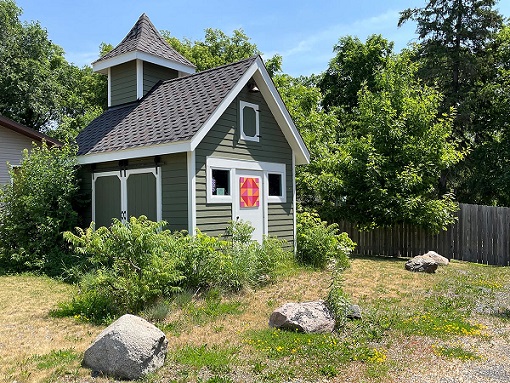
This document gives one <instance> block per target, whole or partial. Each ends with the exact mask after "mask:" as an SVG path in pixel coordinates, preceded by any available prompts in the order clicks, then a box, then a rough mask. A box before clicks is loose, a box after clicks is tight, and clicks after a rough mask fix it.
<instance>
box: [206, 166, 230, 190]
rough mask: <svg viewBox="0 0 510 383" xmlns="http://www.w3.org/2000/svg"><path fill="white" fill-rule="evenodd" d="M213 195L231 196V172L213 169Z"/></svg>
mask: <svg viewBox="0 0 510 383" xmlns="http://www.w3.org/2000/svg"><path fill="white" fill-rule="evenodd" d="M211 182H212V188H211V190H212V194H213V195H230V172H229V171H228V170H220V169H212V180H211Z"/></svg>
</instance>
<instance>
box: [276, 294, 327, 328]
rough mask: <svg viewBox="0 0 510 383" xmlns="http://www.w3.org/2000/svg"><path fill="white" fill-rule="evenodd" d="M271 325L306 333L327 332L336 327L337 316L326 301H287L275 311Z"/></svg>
mask: <svg viewBox="0 0 510 383" xmlns="http://www.w3.org/2000/svg"><path fill="white" fill-rule="evenodd" d="M269 326H270V327H274V328H279V329H282V330H291V331H299V332H305V333H326V332H332V331H333V330H334V329H335V318H334V317H333V315H332V314H331V312H330V311H329V309H328V307H327V306H326V304H325V302H324V301H314V302H303V303H286V304H284V305H283V306H281V307H279V308H277V309H276V310H275V311H273V313H272V314H271V316H270V317H269Z"/></svg>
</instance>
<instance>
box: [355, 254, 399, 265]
mask: <svg viewBox="0 0 510 383" xmlns="http://www.w3.org/2000/svg"><path fill="white" fill-rule="evenodd" d="M349 258H350V259H351V260H354V259H359V260H364V261H381V262H394V263H397V262H398V263H400V262H406V261H407V260H408V259H409V258H404V257H398V256H396V255H359V254H351V255H350V256H349Z"/></svg>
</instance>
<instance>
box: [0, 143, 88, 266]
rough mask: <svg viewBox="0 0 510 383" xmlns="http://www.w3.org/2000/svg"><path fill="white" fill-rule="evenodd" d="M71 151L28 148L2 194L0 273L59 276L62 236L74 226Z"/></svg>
mask: <svg viewBox="0 0 510 383" xmlns="http://www.w3.org/2000/svg"><path fill="white" fill-rule="evenodd" d="M75 152H76V150H75V148H73V147H72V146H70V145H67V144H66V145H64V146H63V147H62V148H59V147H52V148H50V147H48V145H47V144H46V143H45V142H43V143H42V145H41V146H40V147H39V146H36V145H35V144H34V146H33V147H32V150H31V151H28V150H24V151H23V159H22V162H21V165H20V166H19V167H16V168H11V169H10V175H11V178H12V184H7V185H5V186H4V187H3V188H2V189H0V206H1V208H0V267H3V268H4V269H7V270H10V271H16V272H21V271H43V272H46V273H48V274H55V275H57V274H59V272H60V271H61V270H62V268H63V267H64V263H66V259H65V258H66V257H67V256H66V253H67V246H66V245H65V243H64V239H63V238H62V232H63V231H65V230H70V229H72V228H73V227H74V226H75V225H76V224H77V214H76V212H75V210H74V209H73V199H74V197H75V195H76V192H77V189H78V188H77V180H76V177H75V165H76V157H75Z"/></svg>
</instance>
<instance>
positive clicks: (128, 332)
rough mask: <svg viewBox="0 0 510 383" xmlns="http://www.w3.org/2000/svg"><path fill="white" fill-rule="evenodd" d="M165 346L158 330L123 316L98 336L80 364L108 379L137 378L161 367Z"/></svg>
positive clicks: (128, 315) (137, 319)
mask: <svg viewBox="0 0 510 383" xmlns="http://www.w3.org/2000/svg"><path fill="white" fill-rule="evenodd" d="M167 347H168V340H167V339H166V336H165V334H164V333H163V332H162V331H161V330H159V329H158V328H157V327H155V326H154V325H152V324H151V323H149V322H147V321H146V320H144V319H142V318H140V317H137V316H134V315H130V314H126V315H123V316H122V317H120V318H119V319H118V320H116V321H115V322H113V323H112V324H111V325H110V326H108V327H107V328H106V329H105V330H103V332H102V333H101V334H99V336H98V337H97V338H96V340H95V341H94V343H92V345H91V346H90V347H89V348H88V349H87V350H86V351H85V355H84V357H83V365H84V366H86V367H89V368H90V369H92V371H96V372H100V373H102V374H105V375H107V376H111V377H115V378H120V379H130V380H134V379H139V378H141V377H143V376H144V375H147V374H149V373H151V372H153V371H155V370H157V369H158V368H160V367H161V366H163V363H164V362H165V357H166V352H167Z"/></svg>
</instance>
